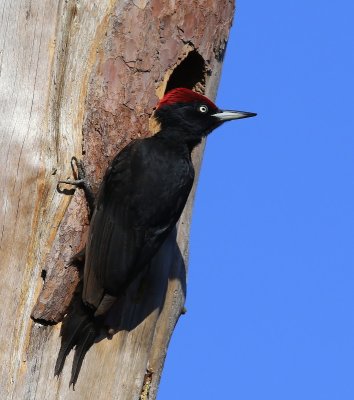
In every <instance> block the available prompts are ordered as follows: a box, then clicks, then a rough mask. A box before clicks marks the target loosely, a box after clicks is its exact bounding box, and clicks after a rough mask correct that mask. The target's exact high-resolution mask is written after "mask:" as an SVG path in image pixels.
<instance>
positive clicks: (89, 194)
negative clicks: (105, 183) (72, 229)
mask: <svg viewBox="0 0 354 400" xmlns="http://www.w3.org/2000/svg"><path fill="white" fill-rule="evenodd" d="M70 163H71V168H72V170H73V174H74V178H76V179H74V180H70V179H67V180H61V181H59V182H58V184H60V183H66V184H68V185H73V186H77V187H78V188H80V189H82V190H83V191H84V193H85V197H86V201H87V205H88V208H89V214H90V215H89V218H90V219H91V217H92V214H93V210H94V207H95V195H94V193H93V190H92V188H91V185H90V183H89V182H88V180H87V178H86V172H85V168H84V166H83V163H82V161H81V160H78V159H77V158H76V157H72V158H71V161H70Z"/></svg>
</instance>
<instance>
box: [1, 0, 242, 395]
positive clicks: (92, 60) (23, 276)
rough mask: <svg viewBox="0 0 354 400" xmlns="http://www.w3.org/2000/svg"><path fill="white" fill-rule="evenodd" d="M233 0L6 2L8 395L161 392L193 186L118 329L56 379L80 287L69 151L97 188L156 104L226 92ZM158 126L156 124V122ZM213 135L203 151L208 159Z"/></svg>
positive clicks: (4, 327) (124, 307)
mask: <svg viewBox="0 0 354 400" xmlns="http://www.w3.org/2000/svg"><path fill="white" fill-rule="evenodd" d="M233 8H234V4H233V1H227V0H220V1H215V0H201V1H199V2H190V1H186V0H176V1H164V2H162V1H158V0H151V1H147V0H134V1H126V0H124V1H123V0H120V1H118V0H102V1H100V2H92V1H88V0H78V1H76V0H67V1H62V0H43V1H41V2H30V1H29V0H20V1H18V2H16V3H14V4H13V5H11V3H9V2H5V3H4V4H3V5H2V6H0V15H1V17H0V96H1V98H0V99H1V101H0V115H1V118H0V132H1V136H0V140H1V144H2V146H1V151H0V160H1V165H2V166H3V171H2V174H1V175H0V180H1V187H2V188H3V196H1V198H0V253H1V254H0V259H1V260H2V262H1V265H0V272H1V274H2V275H1V276H2V282H1V283H0V287H1V293H2V303H1V306H0V318H1V319H0V320H1V330H0V349H1V352H0V354H1V355H0V357H1V363H0V366H1V369H2V370H1V373H0V393H1V395H2V396H1V397H2V398H8V399H20V398H23V399H57V398H63V399H64V398H65V399H89V398H94V399H111V398H112V399H113V398H115V399H139V398H141V399H154V398H155V397H156V393H157V387H158V383H159V380H160V376H161V371H162V368H163V363H164V359H165V356H166V351H167V347H168V343H169V340H170V337H171V334H172V332H173V329H174V326H175V324H176V322H177V320H178V318H179V316H180V314H181V313H182V310H183V305H184V300H185V287H186V284H185V277H186V261H187V258H188V235H189V224H190V217H191V207H192V202H193V197H194V191H193V193H192V194H191V196H190V198H189V201H188V204H187V206H186V208H185V210H184V213H183V215H182V217H181V219H180V222H179V226H178V230H177V231H176V232H174V233H173V234H172V235H171V236H170V237H169V239H168V240H167V241H166V243H165V244H164V246H163V248H162V249H161V251H160V252H159V253H158V254H157V255H156V257H155V259H154V265H153V267H152V268H151V269H150V272H149V274H148V275H147V277H146V278H145V279H146V280H147V285H145V286H146V287H147V288H148V289H145V290H141V284H140V283H136V285H135V286H133V287H132V288H131V290H130V291H129V292H128V294H127V296H126V298H125V300H124V302H123V303H122V304H120V305H119V310H118V311H119V312H118V313H117V315H119V316H120V319H119V321H116V323H117V328H118V332H117V333H116V334H115V335H114V337H113V339H112V340H102V341H100V342H99V343H97V344H95V345H94V346H93V347H92V348H91V350H90V351H89V353H88V354H87V356H86V359H85V361H84V364H83V367H82V370H81V374H80V376H79V380H78V383H77V386H76V390H75V392H74V391H72V390H71V389H69V386H68V383H69V379H70V367H71V361H72V354H71V355H70V356H69V358H68V360H67V363H66V366H65V368H64V371H63V375H62V376H61V378H60V379H59V380H57V379H54V377H53V372H54V364H55V359H56V355H57V352H58V349H59V344H60V341H59V337H58V335H59V329H60V324H58V325H53V326H48V325H47V326H46V325H41V324H39V323H36V322H33V321H32V320H31V319H30V315H31V313H32V316H33V317H34V318H35V319H36V320H39V321H41V322H44V323H45V324H49V325H51V324H56V323H58V322H60V320H61V319H62V318H63V316H64V314H65V311H66V309H67V306H68V304H69V302H70V300H71V298H72V295H73V292H74V290H75V287H76V285H77V283H78V273H77V271H76V269H75V268H72V267H69V266H68V260H69V259H70V257H71V256H72V255H73V254H74V253H75V252H77V251H78V250H80V249H81V248H82V247H83V246H84V243H85V234H86V232H87V228H88V213H87V208H86V202H85V199H84V197H83V194H82V193H81V191H80V190H76V191H75V192H70V191H69V190H66V191H67V192H68V193H67V194H68V195H63V194H61V193H59V191H58V190H57V181H58V180H59V179H65V178H69V177H71V174H72V171H71V168H70V159H71V157H72V156H73V155H76V156H77V157H78V158H80V159H83V162H84V165H85V168H86V170H87V172H88V176H89V179H90V182H91V184H92V187H93V188H94V189H95V190H97V188H98V186H99V183H100V181H101V179H102V175H103V173H104V171H105V169H106V167H107V165H108V164H109V162H110V160H111V159H112V158H113V156H114V155H115V154H116V152H117V151H119V150H120V149H122V148H123V147H124V146H125V145H126V144H127V143H128V142H129V141H130V140H132V139H134V138H137V137H146V136H148V135H151V134H152V133H153V123H152V120H151V118H150V117H151V115H152V113H153V107H154V106H155V105H156V103H157V101H158V99H159V98H160V97H161V96H162V95H163V93H164V92H165V91H166V89H167V90H169V89H172V88H173V87H177V86H185V87H189V88H194V89H195V90H198V91H200V92H203V93H206V94H207V95H208V96H209V97H211V98H213V97H214V96H215V93H216V88H217V84H218V80H219V77H220V69H221V65H222V59H223V55H224V51H225V46H226V42H227V38H228V33H229V29H230V26H231V22H232V16H233ZM149 126H150V129H149ZM202 151H203V145H202V146H200V147H199V148H198V149H197V150H196V151H195V153H194V155H193V158H194V163H195V165H196V168H197V169H198V167H199V166H200V162H201V157H202Z"/></svg>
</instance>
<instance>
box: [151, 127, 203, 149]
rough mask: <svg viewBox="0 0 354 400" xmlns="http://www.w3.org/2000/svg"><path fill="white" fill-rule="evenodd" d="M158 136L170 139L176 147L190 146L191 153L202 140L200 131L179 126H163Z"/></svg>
mask: <svg viewBox="0 0 354 400" xmlns="http://www.w3.org/2000/svg"><path fill="white" fill-rule="evenodd" d="M156 136H157V137H159V138H161V139H162V140H166V141H168V142H169V143H171V145H172V146H174V147H176V148H181V149H182V148H183V149H185V148H188V151H189V153H191V152H192V150H193V149H194V147H195V146H197V145H198V144H199V143H200V142H201V141H202V135H201V134H200V133H196V132H194V131H193V130H188V129H184V128H177V127H173V128H172V127H169V128H162V129H161V130H160V131H159V132H158V133H157V134H156Z"/></svg>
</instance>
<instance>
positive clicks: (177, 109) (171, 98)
mask: <svg viewBox="0 0 354 400" xmlns="http://www.w3.org/2000/svg"><path fill="white" fill-rule="evenodd" d="M255 115H257V114H255V113H251V112H245V111H230V110H220V109H219V108H218V107H217V106H216V105H215V104H214V103H213V102H212V101H211V100H209V99H208V98H207V97H205V96H203V95H201V94H199V93H196V92H193V91H192V90H190V89H186V88H177V89H173V90H171V91H169V92H168V93H167V94H165V96H164V97H163V98H162V99H161V100H160V102H159V103H158V105H157V107H156V111H155V117H156V118H157V120H158V121H159V122H160V124H161V131H164V132H176V131H179V132H180V134H181V135H183V138H185V139H186V140H187V141H188V140H191V141H197V142H200V140H201V139H202V137H204V136H206V135H207V134H209V133H210V132H211V131H212V130H214V129H215V128H217V127H218V126H220V125H221V124H223V123H224V122H226V121H231V120H233V119H241V118H248V117H254V116H255Z"/></svg>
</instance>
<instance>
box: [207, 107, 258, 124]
mask: <svg viewBox="0 0 354 400" xmlns="http://www.w3.org/2000/svg"><path fill="white" fill-rule="evenodd" d="M256 115H257V114H256V113H252V112H246V111H230V110H223V111H220V112H218V113H216V114H213V115H212V117H215V118H217V119H218V120H219V121H221V122H225V121H230V120H232V119H241V118H249V117H255V116H256Z"/></svg>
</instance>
